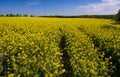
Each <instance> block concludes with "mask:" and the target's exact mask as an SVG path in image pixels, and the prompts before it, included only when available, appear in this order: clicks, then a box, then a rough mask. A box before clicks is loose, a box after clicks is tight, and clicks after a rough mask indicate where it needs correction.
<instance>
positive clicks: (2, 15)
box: [0, 13, 34, 17]
mask: <svg viewBox="0 0 120 77" xmlns="http://www.w3.org/2000/svg"><path fill="white" fill-rule="evenodd" d="M0 17H34V15H27V14H24V15H22V14H12V13H10V14H6V15H4V14H0Z"/></svg>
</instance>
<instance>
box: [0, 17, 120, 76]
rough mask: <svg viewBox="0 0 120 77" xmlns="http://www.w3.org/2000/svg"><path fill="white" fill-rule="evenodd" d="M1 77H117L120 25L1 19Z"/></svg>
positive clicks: (89, 20)
mask: <svg viewBox="0 0 120 77" xmlns="http://www.w3.org/2000/svg"><path fill="white" fill-rule="evenodd" d="M0 53H1V54H2V53H3V54H4V55H3V61H2V65H1V66H0V68H1V71H0V73H1V74H0V75H1V76H2V75H3V76H8V77H109V76H115V77H119V76H120V25H118V24H115V22H114V21H113V20H107V19H95V18H38V17H0Z"/></svg>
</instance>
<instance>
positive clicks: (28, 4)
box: [26, 2, 40, 6]
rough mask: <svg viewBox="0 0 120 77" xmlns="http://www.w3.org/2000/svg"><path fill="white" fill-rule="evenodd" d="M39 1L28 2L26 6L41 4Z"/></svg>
mask: <svg viewBox="0 0 120 77" xmlns="http://www.w3.org/2000/svg"><path fill="white" fill-rule="evenodd" d="M39 4H40V3H39V2H29V3H27V4H26V6H34V5H39Z"/></svg>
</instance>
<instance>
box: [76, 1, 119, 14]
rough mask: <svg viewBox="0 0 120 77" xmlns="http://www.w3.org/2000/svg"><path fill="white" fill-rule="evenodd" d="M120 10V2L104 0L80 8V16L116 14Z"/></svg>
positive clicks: (78, 9)
mask: <svg viewBox="0 0 120 77" xmlns="http://www.w3.org/2000/svg"><path fill="white" fill-rule="evenodd" d="M119 9H120V0H102V1H101V2H100V3H94V4H93V3H92V4H88V5H83V6H78V8H77V11H78V12H79V14H91V15H92V14H116V13H117V11H118V10H119Z"/></svg>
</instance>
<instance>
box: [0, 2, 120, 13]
mask: <svg viewBox="0 0 120 77" xmlns="http://www.w3.org/2000/svg"><path fill="white" fill-rule="evenodd" d="M118 9H120V0H0V14H8V13H13V14H17V13H18V14H29V15H31V14H32V15H86V14H87V15H88V14H90V15H92V14H116V13H117V11H118Z"/></svg>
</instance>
